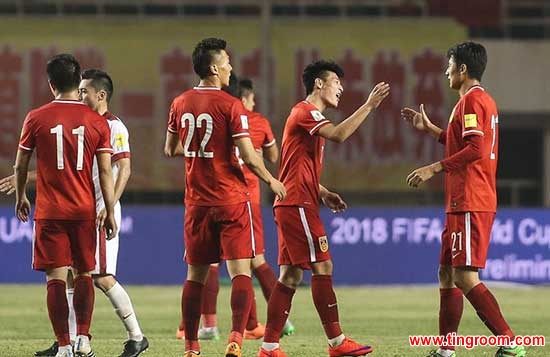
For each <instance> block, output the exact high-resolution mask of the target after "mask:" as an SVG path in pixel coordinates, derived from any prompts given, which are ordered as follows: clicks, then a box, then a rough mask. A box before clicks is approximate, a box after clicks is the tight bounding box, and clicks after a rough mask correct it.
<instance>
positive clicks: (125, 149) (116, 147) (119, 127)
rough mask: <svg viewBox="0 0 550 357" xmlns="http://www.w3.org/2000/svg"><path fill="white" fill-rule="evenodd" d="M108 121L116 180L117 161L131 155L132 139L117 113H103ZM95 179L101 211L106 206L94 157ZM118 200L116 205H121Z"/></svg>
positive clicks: (97, 208)
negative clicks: (130, 139)
mask: <svg viewBox="0 0 550 357" xmlns="http://www.w3.org/2000/svg"><path fill="white" fill-rule="evenodd" d="M103 116H104V117H105V119H107V123H109V128H110V129H111V146H112V147H113V156H112V157H111V167H112V170H113V180H114V182H116V179H117V177H118V166H117V165H115V163H116V162H117V161H118V160H120V159H122V158H126V157H130V141H129V136H130V135H129V133H128V129H127V128H126V126H125V125H124V123H122V120H120V119H119V118H118V117H116V116H115V115H113V114H111V113H109V112H106V113H105V114H103ZM92 170H93V180H94V188H95V199H96V201H95V202H96V211H97V212H99V211H100V210H101V209H102V208H104V207H105V203H104V202H103V194H102V193H101V186H100V185H99V169H98V166H97V159H96V158H95V157H94V164H93V168H92ZM119 204H120V203H119V202H118V201H117V202H116V204H115V205H119Z"/></svg>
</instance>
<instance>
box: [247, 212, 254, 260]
mask: <svg viewBox="0 0 550 357" xmlns="http://www.w3.org/2000/svg"><path fill="white" fill-rule="evenodd" d="M246 205H247V206H248V218H250V237H252V254H254V256H256V239H254V223H253V219H252V207H251V206H250V201H247V202H246Z"/></svg>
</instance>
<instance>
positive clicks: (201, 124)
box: [168, 87, 250, 206]
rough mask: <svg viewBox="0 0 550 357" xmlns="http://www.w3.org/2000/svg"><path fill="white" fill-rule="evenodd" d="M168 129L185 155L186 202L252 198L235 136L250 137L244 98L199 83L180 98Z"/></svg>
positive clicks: (214, 203)
mask: <svg viewBox="0 0 550 357" xmlns="http://www.w3.org/2000/svg"><path fill="white" fill-rule="evenodd" d="M168 131H169V132H171V133H173V134H177V135H178V136H179V138H180V140H181V144H182V146H183V151H184V156H185V175H186V176H185V204H186V205H196V206H225V205H231V204H235V203H241V202H246V201H248V200H249V199H250V195H249V192H248V188H247V185H246V181H245V178H244V174H243V172H242V170H241V168H240V166H239V163H238V160H237V157H236V155H235V151H234V150H233V146H234V140H235V139H239V138H244V137H250V134H249V133H248V117H247V115H246V110H245V109H244V107H243V105H242V102H241V101H240V100H238V99H237V98H234V97H232V96H231V95H229V94H227V93H225V92H224V91H222V90H220V89H219V88H216V87H195V88H193V89H191V90H188V91H186V92H184V93H182V94H181V95H179V96H178V97H176V98H175V99H174V100H173V102H172V106H171V107H170V114H169V118H168Z"/></svg>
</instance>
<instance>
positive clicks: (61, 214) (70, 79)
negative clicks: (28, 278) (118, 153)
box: [14, 54, 116, 357]
mask: <svg viewBox="0 0 550 357" xmlns="http://www.w3.org/2000/svg"><path fill="white" fill-rule="evenodd" d="M46 71H47V74H48V82H49V85H50V89H51V91H52V93H53V95H54V97H55V100H54V101H52V102H51V103H49V104H46V105H44V106H42V107H40V108H38V109H35V110H32V111H31V112H29V113H28V114H27V117H26V119H25V122H24V124H23V129H22V133H21V139H20V141H19V150H18V152H17V157H16V161H15V166H14V174H15V177H16V189H15V193H16V206H15V213H16V215H17V217H18V218H19V219H20V220H21V221H24V222H26V221H28V219H29V214H30V202H29V200H28V199H27V196H26V183H27V173H28V168H29V161H30V158H31V155H32V152H33V151H34V150H36V156H37V184H36V211H35V214H34V220H35V239H34V241H33V268H34V269H35V270H42V271H45V272H46V279H47V306H48V313H49V317H50V320H51V323H52V326H53V329H54V332H55V335H56V337H57V341H58V344H59V350H58V352H57V355H56V356H57V357H69V356H73V351H72V346H71V343H70V338H69V326H68V322H67V320H68V314H69V308H68V303H67V296H66V295H65V288H66V279H67V272H68V269H69V266H73V268H74V273H75V279H74V301H73V304H74V308H75V314H76V321H77V338H76V342H75V353H76V355H77V356H87V357H92V356H94V353H93V351H92V349H91V347H90V341H89V338H90V333H89V330H90V323H91V318H92V312H93V306H94V289H93V284H92V278H91V274H90V272H91V271H92V270H93V269H94V267H95V249H96V229H97V227H96V214H95V196H94V185H93V179H92V163H93V159H94V156H95V157H97V161H98V166H99V176H100V183H101V189H102V193H103V196H104V199H105V207H106V213H107V214H106V216H105V218H104V220H100V222H99V224H100V227H101V228H102V229H103V228H105V229H106V230H107V234H108V237H109V238H111V237H113V236H114V234H115V233H116V223H115V220H114V208H113V207H114V189H113V178H112V172H111V153H112V149H111V145H110V143H109V127H108V125H107V123H106V122H105V120H103V119H102V118H101V117H100V116H99V115H98V114H97V113H96V112H94V111H93V110H92V109H90V108H89V107H88V106H86V105H85V104H83V103H81V102H79V101H78V84H79V82H80V65H79V64H78V62H77V61H76V59H75V58H74V57H73V56H71V55H68V54H60V55H57V56H55V57H53V58H52V59H51V60H50V61H49V62H48V64H47V68H46Z"/></svg>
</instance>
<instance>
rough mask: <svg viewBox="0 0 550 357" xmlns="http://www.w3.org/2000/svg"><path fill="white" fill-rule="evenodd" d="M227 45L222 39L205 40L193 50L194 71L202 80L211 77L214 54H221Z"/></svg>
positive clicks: (211, 38)
mask: <svg viewBox="0 0 550 357" xmlns="http://www.w3.org/2000/svg"><path fill="white" fill-rule="evenodd" d="M226 46H227V43H226V42H225V40H222V39H221V38H213V37H210V38H205V39H204V40H202V41H200V42H199V43H197V45H196V46H195V49H194V50H193V70H195V73H196V74H197V75H198V76H199V78H200V79H204V78H206V77H208V76H209V75H210V65H211V64H212V57H213V55H214V54H219V53H220V52H221V51H222V50H225V47H226Z"/></svg>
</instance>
